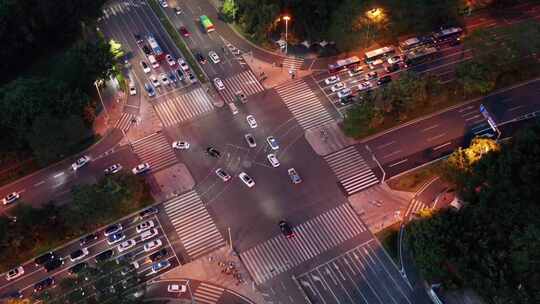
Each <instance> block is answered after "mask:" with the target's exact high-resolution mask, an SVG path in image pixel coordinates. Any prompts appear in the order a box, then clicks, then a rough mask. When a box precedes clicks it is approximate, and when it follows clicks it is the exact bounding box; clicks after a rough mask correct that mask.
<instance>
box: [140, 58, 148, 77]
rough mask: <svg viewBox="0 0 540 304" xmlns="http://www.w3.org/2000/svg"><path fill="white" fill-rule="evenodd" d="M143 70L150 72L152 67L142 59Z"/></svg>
mask: <svg viewBox="0 0 540 304" xmlns="http://www.w3.org/2000/svg"><path fill="white" fill-rule="evenodd" d="M141 66H142V70H143V71H144V72H145V73H146V74H148V73H150V67H149V66H148V63H146V62H144V61H141Z"/></svg>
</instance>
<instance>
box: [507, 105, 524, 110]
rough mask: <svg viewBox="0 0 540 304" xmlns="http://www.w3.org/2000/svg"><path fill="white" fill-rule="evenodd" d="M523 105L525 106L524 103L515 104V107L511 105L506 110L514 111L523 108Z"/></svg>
mask: <svg viewBox="0 0 540 304" xmlns="http://www.w3.org/2000/svg"><path fill="white" fill-rule="evenodd" d="M523 107H525V106H524V105H519V106H515V107H512V108H510V109H508V111H515V110H517V109H520V108H523Z"/></svg>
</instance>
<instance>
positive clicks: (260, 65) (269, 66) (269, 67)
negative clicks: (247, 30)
mask: <svg viewBox="0 0 540 304" xmlns="http://www.w3.org/2000/svg"><path fill="white" fill-rule="evenodd" d="M242 58H244V61H245V62H246V63H247V64H248V65H249V67H250V68H251V70H252V71H253V73H254V74H255V76H257V78H259V80H260V76H261V73H264V74H263V75H265V76H266V78H265V79H264V80H260V81H261V84H262V85H263V86H264V88H265V89H270V88H273V87H275V86H277V85H280V84H283V83H286V82H289V81H291V80H293V79H292V78H291V75H290V74H289V70H288V69H287V68H286V67H279V66H277V64H273V63H268V62H264V61H262V60H259V59H257V58H254V57H253V56H251V55H246V54H242ZM311 72H312V71H309V70H296V71H295V73H296V76H295V78H294V80H296V79H299V78H302V77H305V76H307V75H310V74H311Z"/></svg>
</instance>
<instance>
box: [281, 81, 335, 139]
mask: <svg viewBox="0 0 540 304" xmlns="http://www.w3.org/2000/svg"><path fill="white" fill-rule="evenodd" d="M276 91H277V93H278V95H279V96H280V97H281V99H283V102H284V103H285V105H286V106H287V108H289V110H290V111H291V113H292V114H293V115H294V117H295V118H296V120H297V121H298V123H299V124H300V126H302V128H304V129H309V128H313V127H317V126H321V125H324V124H326V123H328V122H331V121H333V120H334V118H333V117H332V115H331V114H330V113H329V112H328V111H327V110H326V108H325V107H324V106H323V105H322V104H321V102H320V101H319V98H318V97H317V95H315V93H314V92H313V90H312V89H311V88H310V87H309V85H308V84H307V83H306V82H305V81H304V80H303V79H299V80H296V81H293V82H289V83H287V84H284V85H280V86H277V87H276Z"/></svg>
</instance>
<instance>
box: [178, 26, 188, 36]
mask: <svg viewBox="0 0 540 304" xmlns="http://www.w3.org/2000/svg"><path fill="white" fill-rule="evenodd" d="M178 31H179V32H180V34H182V36H184V37H189V31H188V30H187V28H186V27H185V26H181V27H180V28H179V29H178Z"/></svg>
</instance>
